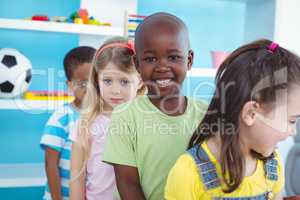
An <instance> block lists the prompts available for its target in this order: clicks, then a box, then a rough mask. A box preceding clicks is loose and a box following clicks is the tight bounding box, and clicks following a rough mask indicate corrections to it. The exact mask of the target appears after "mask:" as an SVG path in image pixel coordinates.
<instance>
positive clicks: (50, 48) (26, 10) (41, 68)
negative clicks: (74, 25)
mask: <svg viewBox="0 0 300 200" xmlns="http://www.w3.org/2000/svg"><path fill="white" fill-rule="evenodd" d="M79 7H80V0H72V3H71V2H70V1H68V0H43V1H37V0H22V3H21V2H20V1H19V0H1V7H0V18H13V19H23V18H28V17H31V16H33V15H36V14H45V15H48V17H49V18H51V17H53V16H66V17H68V16H70V15H71V13H72V12H74V11H76V10H78V9H79ZM78 42H79V36H78V35H73V34H62V33H48V32H36V31H22V30H11V29H10V30H3V29H1V30H0V48H4V47H8V48H15V49H17V50H19V51H21V52H22V53H23V54H24V55H25V56H27V57H28V58H29V59H30V60H31V62H32V65H33V79H32V82H31V85H30V87H29V90H47V89H48V88H49V89H51V90H53V89H56V90H57V89H60V88H62V86H61V85H63V83H64V80H65V78H64V74H63V71H62V70H63V65H62V60H63V57H64V55H65V54H66V53H67V51H69V50H70V49H71V48H73V47H75V46H77V45H78ZM49 82H50V84H49Z"/></svg>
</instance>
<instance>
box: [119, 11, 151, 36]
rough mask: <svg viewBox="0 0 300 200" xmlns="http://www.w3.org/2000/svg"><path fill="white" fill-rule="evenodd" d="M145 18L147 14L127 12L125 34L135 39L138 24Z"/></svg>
mask: <svg viewBox="0 0 300 200" xmlns="http://www.w3.org/2000/svg"><path fill="white" fill-rule="evenodd" d="M145 18H146V16H143V15H134V14H128V13H127V12H125V20H124V21H125V23H124V24H125V27H124V35H125V36H127V37H128V38H131V39H133V38H134V35H135V30H136V28H137V26H138V25H139V24H140V23H141V22H142V21H143V20H144V19H145Z"/></svg>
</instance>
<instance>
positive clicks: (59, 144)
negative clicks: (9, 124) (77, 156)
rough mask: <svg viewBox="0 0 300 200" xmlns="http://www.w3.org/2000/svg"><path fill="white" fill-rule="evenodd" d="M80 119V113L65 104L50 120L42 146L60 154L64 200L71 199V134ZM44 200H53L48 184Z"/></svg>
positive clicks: (60, 172)
mask: <svg viewBox="0 0 300 200" xmlns="http://www.w3.org/2000/svg"><path fill="white" fill-rule="evenodd" d="M78 117H79V113H78V111H76V110H75V109H74V107H73V106H72V105H71V104H65V105H64V106H62V107H61V108H59V109H57V110H56V111H55V112H54V113H53V114H52V116H51V117H50V119H49V120H48V122H47V124H46V126H45V130H44V133H43V136H42V138H41V142H40V145H41V147H42V148H43V149H46V147H49V148H51V149H53V150H56V151H58V152H59V166H58V168H59V175H60V178H61V194H62V197H63V199H64V200H65V199H68V198H69V179H70V158H71V144H72V142H71V140H70V139H69V133H70V132H71V131H72V129H74V126H75V122H76V120H77V119H78ZM43 199H45V200H51V194H50V188H49V185H48V183H47V184H46V187H45V194H44V197H43Z"/></svg>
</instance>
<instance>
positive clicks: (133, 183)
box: [113, 164, 146, 200]
mask: <svg viewBox="0 0 300 200" xmlns="http://www.w3.org/2000/svg"><path fill="white" fill-rule="evenodd" d="M113 166H114V170H115V174H116V181H117V187H118V191H119V193H120V196H121V198H122V200H132V199H138V200H146V198H145V195H144V192H143V190H142V187H141V184H140V179H139V173H138V170H137V168H136V167H130V166H126V165H118V164H114V165H113Z"/></svg>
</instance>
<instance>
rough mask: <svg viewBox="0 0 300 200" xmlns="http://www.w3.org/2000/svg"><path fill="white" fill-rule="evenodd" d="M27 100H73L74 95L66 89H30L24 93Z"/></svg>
mask: <svg viewBox="0 0 300 200" xmlns="http://www.w3.org/2000/svg"><path fill="white" fill-rule="evenodd" d="M23 97H24V99H27V100H63V101H68V102H70V101H73V99H74V97H73V96H70V95H69V94H68V93H67V92H65V91H28V92H25V93H24V96H23Z"/></svg>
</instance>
